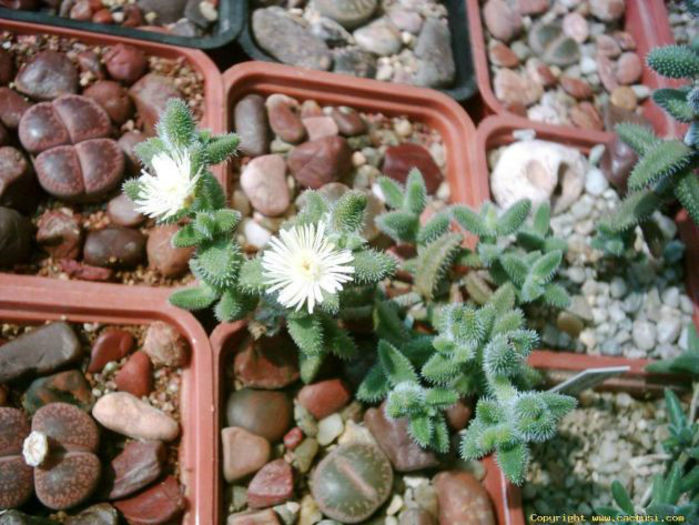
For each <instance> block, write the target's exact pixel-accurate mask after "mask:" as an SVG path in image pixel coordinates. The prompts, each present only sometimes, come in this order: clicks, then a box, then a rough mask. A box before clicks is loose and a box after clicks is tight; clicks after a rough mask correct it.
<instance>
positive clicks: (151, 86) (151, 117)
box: [129, 73, 182, 136]
mask: <svg viewBox="0 0 699 525" xmlns="http://www.w3.org/2000/svg"><path fill="white" fill-rule="evenodd" d="M129 94H130V95H131V98H132V99H133V101H134V103H135V104H136V110H137V111H138V116H139V117H140V118H141V120H142V121H143V126H144V132H145V133H146V134H147V135H148V136H154V135H155V134H156V130H155V126H156V124H157V123H158V120H159V119H160V115H161V113H162V112H163V111H165V106H166V105H167V101H168V100H170V99H171V98H179V99H181V98H182V95H181V94H180V91H179V90H178V89H177V86H176V85H175V84H174V82H173V81H172V80H171V79H170V78H168V77H164V76H162V75H158V74H157V73H148V74H147V75H145V76H143V77H141V79H140V80H139V81H138V82H136V83H135V84H134V85H133V86H131V89H129Z"/></svg>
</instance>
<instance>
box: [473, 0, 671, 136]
mask: <svg viewBox="0 0 699 525" xmlns="http://www.w3.org/2000/svg"><path fill="white" fill-rule="evenodd" d="M465 1H466V6H467V8H468V23H469V28H470V29H469V32H470V34H471V51H472V53H473V63H474V67H475V70H476V81H477V83H478V90H479V91H480V93H481V96H482V98H483V102H484V104H485V106H486V110H487V111H489V112H490V113H497V114H502V113H506V114H510V113H508V111H507V110H506V109H505V107H504V106H503V104H502V102H500V101H499V100H498V99H497V98H496V97H495V93H494V92H493V88H492V84H491V78H490V66H489V61H488V46H487V43H486V38H485V30H484V27H483V19H482V17H481V8H480V2H479V0H465ZM625 30H626V31H628V32H629V33H630V34H631V35H632V36H633V37H634V39H635V40H636V44H637V49H636V52H637V53H638V54H639V56H641V57H645V56H646V54H647V53H648V51H650V50H651V49H652V48H654V47H657V46H665V45H670V44H674V43H675V39H674V37H673V35H672V30H671V29H670V25H669V22H668V13H667V8H666V7H665V3H664V2H663V0H626V21H625ZM641 81H642V82H643V84H645V85H646V86H648V87H650V88H651V89H658V88H663V87H672V86H677V85H678V83H677V82H676V81H672V80H669V79H666V78H663V77H660V76H659V75H656V74H655V73H654V72H653V71H652V70H651V69H650V68H649V67H648V66H647V65H645V64H644V67H643V76H642V78H641ZM642 107H643V114H644V115H645V117H646V118H647V119H648V120H649V121H650V122H651V123H652V124H653V127H654V128H655V131H656V132H657V133H658V134H659V135H661V136H679V135H680V134H681V133H682V130H683V129H684V128H683V126H682V125H681V124H680V123H678V122H676V121H675V120H673V119H672V118H671V117H670V116H668V115H667V114H666V113H665V112H663V111H662V109H660V108H659V107H658V106H656V105H655V103H654V102H653V101H652V100H650V98H649V99H647V100H646V101H645V102H644V103H643V105H642ZM575 129H576V131H577V133H579V134H581V136H583V137H590V138H592V137H602V136H603V135H604V133H603V132H599V131H592V130H584V129H577V128H575ZM596 140H597V141H600V140H602V139H600V138H597V139H596Z"/></svg>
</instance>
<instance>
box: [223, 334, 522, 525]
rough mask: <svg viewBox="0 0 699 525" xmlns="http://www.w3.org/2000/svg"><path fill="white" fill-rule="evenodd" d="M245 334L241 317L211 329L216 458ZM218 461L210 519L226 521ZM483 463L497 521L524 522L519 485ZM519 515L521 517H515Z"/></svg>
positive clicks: (494, 466)
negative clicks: (229, 368) (230, 368)
mask: <svg viewBox="0 0 699 525" xmlns="http://www.w3.org/2000/svg"><path fill="white" fill-rule="evenodd" d="M246 337H248V333H247V325H246V323H245V322H243V321H238V322H235V323H222V324H219V325H218V326H217V327H216V328H215V329H214V331H213V332H212V333H211V349H212V351H213V360H214V378H213V382H214V392H215V395H214V399H215V401H216V403H215V405H214V413H215V420H216V422H217V426H216V429H215V431H214V433H215V440H216V448H215V449H214V450H216V454H215V456H216V457H218V458H222V456H221V454H222V451H221V437H220V436H221V429H222V428H223V427H224V426H225V425H226V423H225V419H224V418H225V411H224V410H223V408H222V407H223V405H222V403H223V402H224V400H225V399H226V393H227V392H226V385H225V384H224V380H225V378H226V364H227V363H231V362H232V359H233V356H234V355H235V352H236V351H237V350H238V349H239V347H240V345H241V343H242V342H243V341H244V340H245V338H246ZM221 461H222V459H219V463H217V465H216V467H215V490H214V491H213V493H214V494H213V495H214V498H215V501H214V510H215V512H216V513H217V514H216V521H214V522H213V523H216V524H219V523H224V521H225V511H224V509H223V501H224V500H223V486H224V482H223V476H222V475H221ZM483 466H484V467H485V478H484V479H483V486H484V487H485V489H486V490H487V491H488V494H489V495H490V499H491V501H492V502H493V507H494V509H495V513H496V516H497V523H498V524H499V525H520V524H522V525H523V524H524V519H523V514H522V511H521V495H520V492H519V489H517V487H514V486H513V485H511V484H510V483H509V482H508V481H507V479H506V478H505V476H504V475H503V473H502V471H501V470H500V469H499V468H498V465H497V463H496V462H495V459H494V457H493V456H488V457H486V458H484V459H483ZM518 518H521V519H520V521H516V519H518Z"/></svg>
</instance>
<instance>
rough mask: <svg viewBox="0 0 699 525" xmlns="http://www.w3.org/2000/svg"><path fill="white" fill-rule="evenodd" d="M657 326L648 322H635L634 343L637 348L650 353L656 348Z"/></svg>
mask: <svg viewBox="0 0 699 525" xmlns="http://www.w3.org/2000/svg"><path fill="white" fill-rule="evenodd" d="M655 338H656V330H655V326H654V325H653V324H651V323H649V322H648V321H635V322H634V323H633V342H634V343H635V344H636V346H637V347H638V348H639V349H641V350H645V351H649V350H651V349H652V348H653V346H655Z"/></svg>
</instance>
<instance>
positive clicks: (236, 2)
mask: <svg viewBox="0 0 699 525" xmlns="http://www.w3.org/2000/svg"><path fill="white" fill-rule="evenodd" d="M246 5H247V2H246V0H220V1H219V6H218V21H217V22H216V23H215V24H214V26H213V31H212V34H211V35H209V36H202V37H186V36H176V35H169V34H167V33H162V32H159V31H147V30H143V29H136V28H132V27H121V26H117V25H110V24H96V23H94V22H81V21H78V20H71V19H70V18H66V17H62V16H58V15H50V14H46V13H42V12H39V11H22V10H18V9H17V10H15V9H8V8H5V7H0V18H8V19H10V20H19V21H21V22H32V23H34V24H44V25H50V26H56V27H67V28H70V29H78V30H81V31H90V32H92V33H102V34H107V35H114V36H121V37H124V38H134V39H137V40H148V41H151V42H158V43H161V44H170V45H173V46H182V47H193V48H196V49H215V48H218V47H222V46H224V45H226V44H228V43H230V42H232V41H233V40H235V38H236V37H237V36H238V34H239V33H240V30H241V29H242V28H243V26H244V25H245V24H244V22H245V19H246V14H247V11H246Z"/></svg>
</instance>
